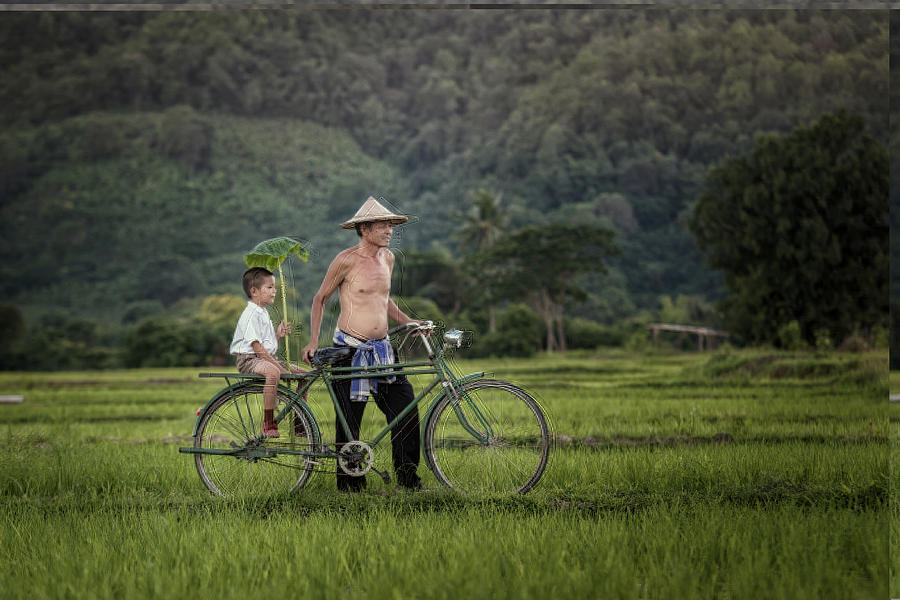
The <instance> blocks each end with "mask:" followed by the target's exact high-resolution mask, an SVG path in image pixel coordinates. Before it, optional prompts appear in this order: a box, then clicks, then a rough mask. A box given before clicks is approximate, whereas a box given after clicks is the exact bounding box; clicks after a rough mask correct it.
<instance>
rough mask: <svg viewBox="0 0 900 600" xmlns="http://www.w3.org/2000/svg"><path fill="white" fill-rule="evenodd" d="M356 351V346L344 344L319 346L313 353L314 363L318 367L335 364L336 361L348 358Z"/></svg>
mask: <svg viewBox="0 0 900 600" xmlns="http://www.w3.org/2000/svg"><path fill="white" fill-rule="evenodd" d="M355 353H356V348H350V347H349V346H342V347H340V348H319V349H318V350H316V352H315V354H313V355H312V359H311V360H312V364H314V365H315V366H317V367H322V366H325V365H333V364H334V363H337V362H341V361H344V360H348V359H350V358H352V357H353V355H354V354H355Z"/></svg>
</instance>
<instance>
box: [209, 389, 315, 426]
mask: <svg viewBox="0 0 900 600" xmlns="http://www.w3.org/2000/svg"><path fill="white" fill-rule="evenodd" d="M247 385H253V384H252V383H248V382H246V381H239V382H237V383H233V384H231V385H229V386H227V387H224V388H222V389H221V390H219V391H218V392H216V393H215V394H213V397H212V398H210V399H209V401H208V402H207V403H206V404H205V405H203V408H201V409H200V412H198V413H197V420H196V421H194V429H193V430H191V437H197V429H199V427H200V422H201V421H202V420H203V417H204V416H206V412H207V411H208V410H209V407H210V406H212V405H213V403H214V402H215V401H216V400H218V399H219V398H221V397H222V396H223V395H224V394H230V393H233V392H234V391H235V390H238V389H240V388H242V387H244V386H247ZM278 389H279V390H280V391H283V392H286V393H288V394H292V393H293V391H292V390H290V389H289V388H287V387H286V386H284V385H281V384H278ZM297 404H298V405H299V406H300V408H301V410H303V412H305V413H306V416H307V417H308V418H309V422H310V424H311V425H312V426H313V428H314V429H315V430H316V431H315V433H316V439H319V438H320V437H321V432H320V431H319V423H318V421H316V418H315V417H314V416H313V414H312V410H311V409H310V408H309V405H307V404H306V402H304V401H303V398H298V399H297Z"/></svg>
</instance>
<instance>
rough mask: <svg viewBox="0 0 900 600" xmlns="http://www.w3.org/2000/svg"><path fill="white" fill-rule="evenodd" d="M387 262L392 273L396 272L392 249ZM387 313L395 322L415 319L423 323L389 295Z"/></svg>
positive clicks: (401, 322)
mask: <svg viewBox="0 0 900 600" xmlns="http://www.w3.org/2000/svg"><path fill="white" fill-rule="evenodd" d="M387 262H388V266H389V267H390V269H391V273H393V272H394V253H393V252H391V251H390V250H388V251H387ZM387 315H388V318H389V319H393V320H394V321H395V322H397V323H400V324H403V323H409V322H410V321H415V322H416V323H421V322H422V321H420V320H419V319H413V318H412V317H410V316H409V315H407V314H406V313H405V312H403V311H402V310H400V307H399V306H397V304H396V303H395V302H394V300H393V298H391V297H390V296H388V305H387Z"/></svg>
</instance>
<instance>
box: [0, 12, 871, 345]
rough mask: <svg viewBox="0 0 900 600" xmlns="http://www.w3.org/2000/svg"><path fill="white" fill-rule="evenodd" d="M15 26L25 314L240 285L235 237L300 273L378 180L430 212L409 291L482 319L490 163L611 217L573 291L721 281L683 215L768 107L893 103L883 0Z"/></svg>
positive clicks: (247, 15)
mask: <svg viewBox="0 0 900 600" xmlns="http://www.w3.org/2000/svg"><path fill="white" fill-rule="evenodd" d="M0 37H2V39H4V40H5V41H6V42H7V43H6V44H3V47H2V48H0V61H2V63H3V65H4V69H3V74H2V75H0V124H2V125H3V128H2V131H0V290H2V293H3V294H4V300H5V301H7V302H11V303H13V304H15V305H17V306H18V307H19V308H20V309H21V312H22V315H23V317H24V320H25V321H26V323H27V324H28V325H29V328H28V331H34V330H36V328H37V324H38V323H39V322H40V319H41V315H42V314H44V313H47V312H49V311H52V310H53V309H56V308H63V309H65V310H66V311H69V312H70V313H72V314H73V315H79V316H90V317H99V316H100V315H102V316H103V317H104V319H106V320H108V321H109V322H110V324H109V325H108V326H109V327H114V326H117V325H122V326H134V324H135V323H137V322H138V321H139V320H140V319H142V318H145V317H147V316H150V314H151V312H152V311H155V310H158V309H159V308H160V307H163V308H165V309H166V310H171V309H172V306H173V304H172V303H173V302H176V301H175V299H176V298H177V297H179V296H183V295H189V296H194V297H195V298H194V301H197V302H198V301H199V298H202V297H204V296H206V295H209V294H215V293H222V292H229V293H236V292H239V290H238V289H237V284H236V281H237V278H238V276H239V271H240V269H241V266H240V255H241V253H242V252H245V251H246V250H248V249H249V248H250V247H252V245H253V244H255V243H256V242H257V241H259V240H260V239H264V238H267V237H273V236H275V235H282V234H288V235H292V236H295V237H298V238H302V239H305V240H309V241H310V242H311V243H312V245H313V247H314V249H315V252H314V254H313V256H312V259H311V262H310V264H309V265H308V269H304V270H303V271H302V272H298V273H297V274H296V281H295V284H296V286H297V290H298V293H299V296H300V297H301V298H308V296H309V294H310V293H311V291H310V290H311V289H314V287H315V286H316V285H317V284H318V281H319V280H320V279H321V276H322V274H323V272H324V269H325V267H326V266H327V264H323V263H327V260H326V259H324V258H323V257H328V256H332V255H333V254H334V253H335V252H336V251H337V250H338V249H339V248H341V247H343V246H346V245H347V244H348V243H352V242H353V239H352V237H350V238H348V237H346V236H345V235H344V232H341V231H340V230H338V229H337V228H336V227H335V224H336V223H338V222H340V221H342V220H343V219H346V218H347V217H348V216H349V215H351V214H352V213H353V211H354V210H355V209H356V207H358V205H359V203H360V202H361V201H362V199H364V198H365V197H366V196H368V195H370V194H374V195H376V196H384V197H385V198H387V199H388V200H390V201H391V202H393V203H394V204H395V205H396V206H397V207H398V208H399V209H401V210H403V211H404V212H406V213H408V214H410V215H412V216H413V217H415V219H414V221H415V222H414V223H413V224H411V225H410V226H408V227H404V228H402V229H401V230H399V231H398V236H397V244H398V246H399V248H400V249H402V250H403V251H404V252H406V253H407V254H408V257H409V258H410V263H409V269H408V271H407V272H408V273H409V274H411V275H415V277H417V279H416V284H415V288H416V289H412V285H411V284H410V285H408V286H406V288H405V289H404V292H403V293H404V294H406V295H410V296H414V295H415V296H418V295H423V296H425V297H429V298H431V299H434V300H435V301H436V302H437V303H438V306H439V307H440V309H441V310H442V311H445V312H448V313H451V314H452V313H455V312H457V311H459V314H462V313H464V312H467V313H468V315H469V316H468V317H467V318H469V319H470V320H471V321H472V322H477V323H478V324H479V326H480V325H481V322H482V317H483V316H484V315H486V314H487V311H488V307H489V306H493V305H495V304H496V302H495V301H494V300H491V299H489V298H478V299H475V298H472V297H471V293H470V292H471V288H467V287H465V283H462V284H460V283H459V282H465V278H466V277H467V274H466V273H465V272H464V271H465V269H464V268H463V267H464V266H465V265H464V264H463V265H460V264H458V263H457V262H456V259H457V258H459V257H461V256H462V255H464V254H466V252H467V251H468V250H469V248H468V247H467V242H466V241H464V240H462V239H458V238H454V237H453V236H452V235H451V233H452V232H453V231H454V230H455V229H456V227H457V225H458V224H459V222H458V221H455V220H454V216H456V215H458V214H460V213H462V212H465V211H466V210H468V209H469V207H470V203H469V198H470V196H469V195H470V193H472V192H473V191H475V190H479V189H485V190H492V191H494V192H495V193H498V194H499V193H502V196H503V205H502V206H503V208H504V210H505V212H506V215H507V217H508V220H507V222H506V224H505V226H506V229H507V230H508V231H509V232H513V231H517V230H519V229H522V228H524V227H529V226H538V227H539V226H543V225H547V224H550V223H559V222H569V223H576V222H577V223H580V224H584V225H591V226H602V227H611V228H613V229H615V231H616V243H617V245H618V246H619V247H620V248H621V250H622V252H621V254H620V255H619V256H616V257H611V258H609V259H608V260H607V261H606V262H607V264H608V268H609V272H608V275H607V276H600V275H596V274H594V275H592V274H585V275H583V276H582V277H581V279H580V282H581V285H582V286H583V289H584V290H585V292H586V296H585V299H584V301H581V302H575V303H574V304H573V305H572V306H571V307H570V308H569V309H567V310H568V313H569V314H570V315H571V316H573V317H574V316H577V317H579V318H582V319H591V320H594V321H599V322H602V323H603V325H604V326H613V325H615V324H617V323H620V322H622V321H623V320H624V319H628V318H631V317H635V316H636V315H637V314H638V313H648V312H653V311H656V310H658V308H659V307H658V302H659V298H660V296H664V295H668V296H671V297H677V296H679V295H683V296H690V297H698V298H702V299H703V300H705V301H712V300H714V299H716V298H718V297H720V296H722V295H723V294H724V293H725V287H724V286H723V284H722V278H721V276H720V275H718V274H717V273H716V272H715V271H713V270H711V269H709V268H707V267H706V266H705V265H704V264H703V261H702V256H701V254H700V252H698V250H697V249H696V247H695V243H694V240H693V238H692V236H691V235H690V232H689V231H688V230H687V228H686V227H685V218H686V216H687V215H688V213H689V210H690V206H691V203H692V202H693V201H694V200H695V199H696V198H697V196H698V195H699V194H700V192H701V191H702V189H703V185H704V181H705V177H706V173H707V171H708V169H709V168H711V167H715V166H716V165H717V164H719V163H720V162H721V161H723V160H724V159H725V158H726V157H728V156H734V155H738V154H741V153H746V152H749V151H750V150H751V149H752V147H753V140H754V139H755V136H756V135H757V134H758V133H781V134H786V133H788V132H790V131H791V130H792V129H794V128H795V127H798V126H803V125H805V124H807V123H808V122H810V121H811V120H813V119H815V118H817V117H819V116H821V115H822V114H825V113H827V112H831V111H834V110H836V109H838V108H846V109H848V110H850V111H852V112H853V113H854V114H858V115H860V116H861V117H862V119H863V122H864V128H865V130H866V131H867V132H868V133H869V134H871V135H872V136H873V137H875V138H876V139H878V140H879V141H881V142H883V143H884V142H886V136H887V133H886V132H887V131H888V111H887V107H886V105H885V102H884V98H886V97H887V94H888V89H889V86H888V80H889V78H888V61H887V47H888V18H887V13H886V12H875V11H839V10H829V11H815V10H801V11H787V10H786V11H739V10H733V11H693V10H680V9H671V10H652V11H644V10H632V9H628V10H621V11H619V10H603V11H596V10H572V9H567V10H539V11H530V10H499V9H496V10H453V11H443V10H396V11H392V10H365V9H360V10H353V11H346V10H332V9H324V8H321V7H319V8H316V9H310V10H302V9H298V10H288V11H285V10H273V11H266V10H259V11H211V12H210V11H205V12H182V11H178V12H175V11H161V12H157V13H153V12H139V13H129V12H119V13H115V12H103V13H82V12H52V13H49V12H48V13H5V14H3V15H2V17H0ZM185 257H191V258H190V260H185ZM160 272H162V273H171V278H172V281H173V282H174V283H175V284H176V285H173V286H172V289H170V290H166V289H165V286H164V285H161V284H160V281H159V279H158V278H157V277H156V275H157V274H158V273H160ZM437 273H444V275H442V276H440V277H438V276H436V274H437ZM302 303H303V304H306V301H305V300H304V301H302ZM497 310H498V313H497V315H498V320H499V315H500V313H501V312H502V311H503V310H504V307H503V306H502V305H497ZM489 320H490V319H487V318H485V319H484V321H485V327H489V325H488V321H489ZM579 323H581V322H579ZM709 324H713V325H717V323H709ZM104 327H107V325H104ZM582 329H584V330H585V331H586V330H587V329H588V328H587V327H585V328H582ZM29 335H30V334H29ZM588 337H589V336H588Z"/></svg>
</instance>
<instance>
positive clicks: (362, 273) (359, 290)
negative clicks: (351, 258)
mask: <svg viewBox="0 0 900 600" xmlns="http://www.w3.org/2000/svg"><path fill="white" fill-rule="evenodd" d="M344 284H345V285H346V286H347V287H348V288H349V291H350V292H352V293H354V294H375V295H388V294H390V291H391V269H390V267H389V266H388V265H387V264H386V263H385V262H384V261H382V260H366V261H360V262H359V263H357V264H355V265H354V266H353V268H352V269H351V270H350V272H349V273H348V274H347V277H346V279H345V280H344Z"/></svg>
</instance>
